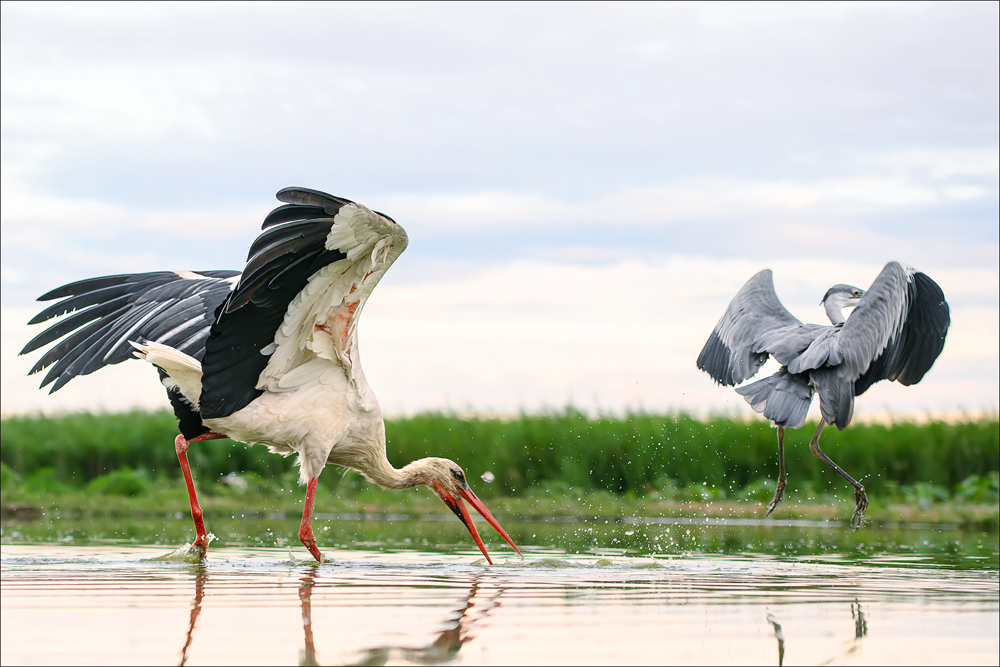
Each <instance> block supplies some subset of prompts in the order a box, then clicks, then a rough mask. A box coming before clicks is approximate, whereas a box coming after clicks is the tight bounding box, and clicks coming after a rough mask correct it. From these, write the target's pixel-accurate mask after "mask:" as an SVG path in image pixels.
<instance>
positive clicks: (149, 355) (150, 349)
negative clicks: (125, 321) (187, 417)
mask: <svg viewBox="0 0 1000 667" xmlns="http://www.w3.org/2000/svg"><path fill="white" fill-rule="evenodd" d="M129 343H131V344H132V347H134V348H135V352H134V353H133V354H135V356H136V357H138V358H139V359H145V360H146V361H148V362H149V363H151V364H153V365H154V366H156V367H157V368H160V369H162V370H163V372H164V373H166V374H167V375H168V376H169V379H170V380H173V382H174V384H175V385H176V386H177V389H179V390H180V392H181V394H183V395H184V398H186V399H187V400H188V402H190V403H191V405H193V406H195V407H197V406H198V402H199V401H200V400H201V362H199V361H198V360H197V359H195V358H194V357H192V356H189V355H186V354H184V353H183V352H181V351H179V350H175V349H174V348H172V347H170V346H169V345H163V344H161V343H155V342H153V341H146V342H145V343H136V342H134V341H129ZM164 384H167V380H164Z"/></svg>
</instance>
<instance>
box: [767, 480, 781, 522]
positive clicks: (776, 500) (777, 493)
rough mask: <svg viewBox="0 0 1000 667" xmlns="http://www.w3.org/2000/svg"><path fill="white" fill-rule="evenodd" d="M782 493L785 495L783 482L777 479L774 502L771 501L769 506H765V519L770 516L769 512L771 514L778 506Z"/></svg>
mask: <svg viewBox="0 0 1000 667" xmlns="http://www.w3.org/2000/svg"><path fill="white" fill-rule="evenodd" d="M784 493H785V480H783V479H780V478H779V479H778V488H777V489H775V490H774V500H772V501H771V504H770V505H768V506H767V512H765V513H764V518H765V519H766V518H767V517H769V516H771V512H773V511H774V509H775V508H776V507H777V506H778V503H780V502H781V496H782V495H784Z"/></svg>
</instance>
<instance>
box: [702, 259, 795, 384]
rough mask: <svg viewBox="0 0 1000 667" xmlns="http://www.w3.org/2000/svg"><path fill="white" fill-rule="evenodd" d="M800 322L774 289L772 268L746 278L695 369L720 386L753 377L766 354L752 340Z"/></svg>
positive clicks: (706, 345) (709, 339) (716, 327)
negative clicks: (786, 307) (782, 303)
mask: <svg viewBox="0 0 1000 667" xmlns="http://www.w3.org/2000/svg"><path fill="white" fill-rule="evenodd" d="M801 324H802V323H801V322H800V321H799V320H798V319H796V318H795V317H794V316H793V315H792V314H791V313H789V312H788V311H787V310H786V309H785V307H784V306H783V305H781V301H779V300H778V295H777V294H775V292H774V281H773V279H772V277H771V270H770V269H764V270H763V271H761V272H760V273H758V274H757V275H755V276H754V277H753V278H751V279H750V280H748V281H747V284H746V285H744V286H743V287H742V288H741V289H740V291H739V292H737V293H736V296H734V297H733V300H732V301H731V302H730V304H729V307H728V308H727V309H726V312H725V313H724V314H723V316H722V319H720V320H719V323H718V324H717V325H715V330H714V331H713V332H712V335H711V336H709V338H708V342H707V343H705V347H704V348H702V350H701V354H699V355H698V368H700V369H701V370H703V371H705V372H707V373H708V374H709V375H711V376H712V379H713V380H715V381H716V382H718V383H719V384H723V385H729V386H732V385H736V384H739V383H740V382H743V381H744V380H746V379H747V378H750V377H753V376H754V374H756V373H757V371H758V370H759V369H760V367H761V366H762V365H763V364H764V362H765V361H767V355H768V353H767V352H765V351H755V350H759V347H757V346H754V341H755V339H757V338H758V337H760V336H762V335H763V334H765V333H767V332H769V331H772V330H774V329H780V328H785V327H795V326H798V325H801Z"/></svg>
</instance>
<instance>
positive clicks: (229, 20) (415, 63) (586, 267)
mask: <svg viewBox="0 0 1000 667" xmlns="http://www.w3.org/2000/svg"><path fill="white" fill-rule="evenodd" d="M998 25H1000V15H998V5H997V4H996V3H979V4H961V3H918V4H905V3H834V4H814V3H805V4H767V3H765V4H748V3H735V4H725V3H713V4H707V5H702V4H677V3H671V4H663V5H656V4H650V3H641V4H625V3H614V4H604V5H602V4H589V3H588V4H579V5H573V4H566V3H559V4H537V3H533V4H470V5H457V4H441V5H437V4H424V5H420V4H414V3H406V4H357V5H352V4H344V3H337V4H329V5H324V4H314V3H306V4H294V3H287V2H285V3H281V4H232V3H225V4H212V3H196V4H179V3H171V4H136V5H126V4H119V3H113V4H87V3H68V4H60V3H45V4H19V3H4V4H3V6H2V46H0V48H2V99H0V104H2V110H0V111H2V113H0V132H2V156H0V157H2V198H0V213H2V240H3V242H2V316H3V322H2V324H3V326H2V341H0V343H2V350H0V355H2V361H3V363H2V374H3V375H2V409H3V411H4V412H5V413H8V414H9V413H12V412H23V411H34V410H48V411H63V410H74V409H83V408H90V409H103V410H119V409H124V408H127V407H132V406H141V407H160V406H165V405H166V401H165V397H164V395H163V391H162V388H160V386H159V385H158V383H157V382H156V380H155V373H154V372H153V371H152V370H151V369H149V368H148V367H147V366H145V365H144V364H140V363H138V362H135V363H133V362H129V363H126V364H123V365H121V366H119V367H115V368H112V369H105V370H102V371H99V372H98V373H96V374H94V375H92V376H89V377H87V378H82V379H77V380H74V381H73V382H71V383H70V384H69V385H68V386H67V387H65V388H64V389H62V390H61V391H59V392H58V393H57V394H55V395H53V396H48V395H47V394H46V393H45V392H42V391H38V390H37V389H36V388H35V387H37V384H38V383H37V378H26V377H24V373H25V372H26V370H27V369H28V368H29V367H30V366H31V363H33V361H34V359H35V358H37V354H36V355H32V357H31V358H30V359H26V358H17V357H16V353H17V351H18V350H19V349H20V348H21V347H22V346H23V345H24V343H25V342H27V340H29V339H30V337H31V336H32V335H34V333H33V331H32V329H33V328H29V327H27V326H26V325H25V322H26V321H27V319H28V318H30V316H31V315H33V314H34V313H35V312H37V310H38V306H37V305H35V304H34V303H33V299H34V298H35V297H37V296H38V295H39V294H41V293H43V292H45V291H47V290H49V289H51V288H53V287H56V286H58V285H61V284H63V283H65V282H69V281H72V280H78V279H82V278H87V277H92V276H96V275H104V274H112V273H122V272H133V271H152V270H162V269H207V268H235V269H239V268H242V262H243V260H244V259H245V255H246V250H247V248H248V247H249V244H250V243H251V242H252V240H253V238H254V237H255V235H256V233H257V232H258V231H259V227H260V222H261V220H262V218H263V216H264V215H265V214H266V213H267V211H269V210H270V209H271V208H273V207H274V206H275V205H277V203H278V202H276V201H275V200H274V197H273V196H274V193H275V192H276V191H277V190H278V189H280V188H282V187H285V186H289V185H298V186H305V187H311V188H315V189H319V190H325V191H327V192H330V193H333V194H336V195H340V196H343V197H347V198H349V199H353V200H356V201H359V202H361V203H363V204H366V205H368V206H370V207H372V208H374V209H377V210H380V211H384V212H386V213H387V214H389V215H391V216H392V217H393V218H394V219H395V220H397V221H398V222H400V223H401V224H402V225H403V226H404V227H405V228H406V229H407V231H408V233H409V236H410V246H409V248H408V249H407V251H406V252H405V253H404V254H403V255H402V256H401V257H400V259H399V260H398V261H397V262H396V264H395V265H394V266H393V267H392V269H391V270H390V271H389V272H388V274H387V275H386V277H385V279H384V280H383V281H382V283H381V284H380V286H379V287H378V288H377V289H376V291H375V293H374V295H373V296H372V298H371V300H370V301H369V303H368V305H367V306H366V310H365V314H364V317H363V318H362V321H361V325H360V336H361V341H360V343H361V349H362V351H363V354H364V366H365V371H366V374H367V376H368V378H369V381H370V382H371V384H372V386H373V388H374V389H375V391H376V394H377V395H378V396H379V400H380V402H381V404H382V406H383V409H384V410H385V411H386V412H388V413H391V414H398V413H403V412H406V413H412V412H415V411H419V410H426V409H451V410H463V411H464V410H477V411H490V412H501V413H509V412H516V411H518V410H522V409H523V410H527V411H538V410H542V409H548V408H559V407H561V406H564V405H566V404H567V403H573V404H574V405H577V406H578V407H580V408H582V409H585V410H598V409H599V410H611V411H617V412H621V411H624V410H627V409H640V408H641V409H647V410H657V411H661V410H673V411H680V410H686V411H691V412H695V413H698V414H706V413H709V412H725V413H729V414H739V415H743V414H749V413H750V410H749V408H748V407H747V406H746V405H745V403H744V402H743V399H742V398H741V397H739V396H737V395H736V394H735V392H733V390H732V389H729V388H722V387H717V386H716V385H714V384H713V383H712V381H711V379H710V378H709V377H708V376H707V375H705V374H704V373H701V372H700V371H698V370H697V369H696V368H695V358H696V357H697V354H698V351H699V350H700V348H701V345H702V344H703V343H704V341H705V339H706V338H707V337H708V334H709V333H710V332H711V330H712V328H713V327H714V325H715V323H716V321H717V320H718V318H719V316H720V315H721V314H722V312H723V310H724V309H725V306H726V304H727V303H728V301H729V299H730V298H731V297H732V295H733V294H734V293H735V292H736V291H737V290H738V289H739V287H740V286H741V285H742V284H743V282H745V281H746V280H747V279H748V278H749V277H750V276H751V275H753V274H754V273H756V272H757V271H758V270H760V269H762V268H765V267H769V268H771V269H773V270H774V272H775V283H776V288H777V291H778V295H779V297H781V299H782V300H783V302H784V303H785V305H786V306H787V307H788V308H789V309H790V310H791V311H792V313H793V314H795V315H796V316H797V317H799V318H800V319H802V320H805V321H811V322H823V321H825V316H824V315H823V311H822V309H821V308H820V307H819V305H818V303H819V300H820V299H821V298H822V296H823V293H824V292H825V291H826V289H827V288H828V287H829V286H830V285H832V284H834V283H840V282H846V283H851V284H855V285H858V286H860V287H867V286H868V285H869V284H870V283H871V281H872V280H873V279H874V278H875V276H876V275H877V274H878V271H879V270H880V269H881V267H882V266H883V265H884V264H885V263H886V262H887V261H889V260H900V261H903V262H906V263H908V264H911V265H913V266H915V267H917V268H918V269H920V270H922V271H924V272H925V273H927V274H928V275H930V276H931V277H932V278H934V279H935V280H936V281H937V282H938V283H939V284H940V285H941V286H942V288H943V289H944V292H945V294H946V296H947V298H948V300H949V302H950V304H951V306H952V315H953V322H952V329H951V332H950V334H949V338H948V341H947V344H946V346H945V350H944V353H943V354H942V356H941V358H940V359H939V360H938V362H937V364H936V365H935V367H934V368H933V369H932V370H931V372H930V373H928V375H927V376H926V377H925V379H924V381H923V382H922V383H921V384H919V385H916V386H914V387H902V386H900V385H898V384H896V383H881V384H880V385H877V386H876V387H875V388H873V389H872V390H870V391H869V392H868V394H866V395H865V396H863V397H861V398H860V399H859V401H858V406H857V414H859V415H861V416H865V415H868V416H877V415H882V414H885V413H886V412H888V413H891V414H893V415H899V416H914V415H924V414H927V413H932V414H944V413H953V412H954V411H958V410H967V411H979V410H996V409H997V405H998V402H1000V401H998V394H1000V359H998V358H1000V352H998V350H1000V326H998V321H1000V270H998V262H1000V242H998V241H1000V234H998V217H1000V188H998V179H1000V128H998V117H1000V102H998V97H1000V96H998V81H1000V71H998V70H1000V67H998V62H1000V39H998ZM37 328H38V327H34V329H37ZM768 368H771V367H770V366H769V367H768ZM766 370H767V368H766V369H765V371H766ZM815 409H816V408H815V406H814V410H815Z"/></svg>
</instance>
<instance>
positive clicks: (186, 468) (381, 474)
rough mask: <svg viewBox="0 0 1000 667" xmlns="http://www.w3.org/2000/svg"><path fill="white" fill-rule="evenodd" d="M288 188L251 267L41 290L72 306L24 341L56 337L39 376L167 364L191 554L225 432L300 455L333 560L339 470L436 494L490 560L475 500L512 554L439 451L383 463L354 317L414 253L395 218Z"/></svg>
mask: <svg viewBox="0 0 1000 667" xmlns="http://www.w3.org/2000/svg"><path fill="white" fill-rule="evenodd" d="M277 197H278V199H279V200H280V201H282V202H285V205H284V206H279V207H278V208H276V209H274V210H273V211H272V212H271V213H270V214H269V215H268V216H267V217H266V218H265V219H264V224H263V225H262V229H263V232H262V233H261V234H260V236H258V237H257V240H256V241H254V243H253V245H252V246H251V247H250V252H249V255H248V257H247V265H246V268H245V269H244V270H243V272H242V273H240V272H238V271H160V272H154V273H137V274H129V275H115V276H104V277H101V278H90V279H87V280H81V281H78V282H75V283H71V284H69V285H64V286H62V287H59V288H56V289H54V290H52V291H51V292H49V293H47V294H45V295H43V296H41V297H39V301H51V300H53V299H61V301H59V302H58V303H56V304H55V305H53V306H50V307H49V308H46V309H45V310H43V311H42V312H41V313H39V314H38V315H37V316H35V317H34V318H33V319H32V320H31V322H30V324H37V323H39V322H45V321H48V320H51V319H52V318H55V317H59V316H61V315H66V317H64V318H63V319H60V320H58V321H57V322H56V323H55V324H53V325H51V326H50V327H49V328H48V329H46V330H45V331H43V332H42V333H40V334H39V335H38V336H36V337H35V338H34V339H32V340H31V341H30V342H29V343H28V344H27V345H26V346H25V347H24V349H23V350H21V354H26V353H29V352H32V351H34V350H37V349H39V348H41V347H44V346H45V345H48V344H50V343H55V345H53V346H52V347H51V348H50V349H49V350H48V351H47V352H46V353H45V354H44V355H42V357H41V359H40V360H39V361H38V363H36V364H35V366H34V367H33V368H32V369H31V373H37V372H40V371H42V370H44V369H45V368H48V367H49V366H51V368H50V369H49V371H48V373H47V374H46V376H45V378H44V379H43V380H42V386H43V387H44V386H46V385H49V384H52V390H51V391H56V390H58V389H59V388H60V387H62V386H63V385H65V384H66V383H67V382H69V381H70V380H72V379H73V378H75V377H77V376H80V375H86V374H88V373H93V372H94V371H96V370H99V369H100V368H102V367H104V366H107V365H109V364H117V363H120V362H122V361H126V360H127V359H132V358H133V355H134V356H135V357H139V358H140V359H145V360H146V361H147V362H149V363H151V364H153V365H154V366H155V367H156V368H157V370H158V372H159V375H160V381H161V382H162V383H163V385H164V386H165V387H166V389H167V396H168V398H169V399H170V403H171V405H172V406H173V408H174V413H175V414H176V416H177V419H178V420H179V430H180V435H178V436H177V438H176V440H175V442H174V447H175V449H176V452H177V458H178V460H179V462H180V465H181V471H182V472H183V474H184V480H185V483H186V485H187V490H188V496H189V499H190V501H191V514H192V518H193V519H194V523H195V530H196V533H197V537H196V539H195V541H194V544H193V545H192V547H193V548H195V549H196V550H198V551H200V555H201V556H204V554H205V550H206V549H207V547H208V534H207V532H206V530H205V522H204V518H203V513H202V510H201V507H200V505H199V503H198V496H197V493H196V492H195V487H194V481H193V478H192V475H191V468H190V465H189V464H188V457H187V450H188V447H189V445H190V444H191V443H192V442H196V441H199V440H211V439H216V438H231V439H233V440H237V441H239V442H243V443H247V444H251V445H253V444H262V445H265V446H267V447H268V448H269V449H270V450H271V451H272V452H275V453H278V454H283V455H285V456H288V455H292V454H297V455H298V465H299V467H300V475H299V478H300V481H301V482H302V483H303V484H305V485H306V498H305V503H304V507H303V512H302V524H301V527H300V529H299V538H300V539H301V540H302V543H303V544H304V545H305V546H306V548H308V549H309V551H310V553H312V555H313V557H314V558H315V559H316V560H317V561H322V560H323V555H322V553H321V552H320V550H319V547H318V546H317V544H316V538H315V536H314V534H313V530H312V516H313V507H314V503H315V499H316V489H317V480H318V478H319V475H320V472H322V470H323V468H324V467H325V466H326V465H327V464H328V463H332V464H335V465H338V466H342V467H345V468H350V469H353V470H357V471H358V472H360V473H361V474H363V475H364V476H365V477H367V478H368V479H369V480H370V481H372V482H374V483H376V484H378V485H379V486H382V487H385V488H391V489H407V488H412V487H415V486H419V485H426V486H428V487H430V488H431V489H432V490H433V491H434V493H435V494H437V496H438V497H439V498H440V499H441V500H442V501H444V503H445V504H446V505H447V506H448V507H449V509H451V511H452V512H454V513H455V515H456V516H458V518H459V519H460V520H461V521H462V523H463V524H465V527H466V528H467V529H468V531H469V533H470V534H471V535H472V537H473V539H474V540H475V541H476V544H477V545H478V546H479V548H480V549H481V550H482V552H483V555H485V556H486V560H487V561H490V556H489V554H488V553H487V552H486V547H485V546H484V545H483V541H482V539H481V538H480V536H479V533H478V531H477V530H476V526H475V524H474V523H473V522H472V518H471V517H470V515H469V512H468V510H467V509H466V507H465V504H464V503H463V502H462V500H463V498H464V499H465V500H466V501H468V502H469V503H470V504H471V505H472V506H473V507H474V508H475V509H476V510H477V511H478V512H479V513H480V514H482V515H483V517H484V518H485V519H486V520H487V521H488V522H489V523H490V525H491V526H493V527H494V528H495V529H496V530H497V531H498V532H499V533H500V535H501V536H502V537H503V538H504V539H505V540H506V541H507V542H508V543H509V544H510V545H511V546H512V547H514V550H515V551H517V547H516V546H515V545H514V542H513V541H512V540H511V538H510V536H509V535H507V533H506V532H505V531H504V529H503V528H501V527H500V524H499V523H498V522H497V520H496V519H494V518H493V516H492V515H491V514H490V512H489V511H488V510H487V509H486V507H485V506H484V505H483V503H482V501H480V500H479V498H477V497H476V494H474V493H473V492H472V489H470V488H469V484H468V482H467V481H466V478H465V473H464V472H463V471H462V469H461V468H460V467H459V466H458V465H457V464H456V463H455V462H453V461H450V460H448V459H442V458H433V457H431V458H424V459H420V460H418V461H414V462H412V463H410V464H409V465H407V466H404V467H403V468H400V469H397V468H394V467H393V466H392V465H391V464H390V463H389V460H388V458H387V457H386V449H385V447H386V439H385V425H384V422H383V420H382V411H381V409H380V408H379V404H378V401H377V400H376V399H375V394H374V393H373V392H372V390H371V387H369V386H368V381H367V380H366V379H365V374H364V372H363V371H362V370H361V360H360V357H359V352H358V330H357V326H358V318H359V317H360V315H361V310H362V308H363V307H364V304H365V302H366V301H367V299H368V297H369V295H370V294H371V293H372V290H373V289H374V288H375V285H377V284H378V281H379V280H380V279H381V278H382V276H383V275H384V274H385V272H386V270H387V269H388V268H389V266H390V265H391V264H392V263H393V262H394V261H395V260H396V258H397V257H399V255H400V253H402V252H403V250H404V249H405V248H406V246H407V242H408V239H407V235H406V232H405V231H404V230H403V228H402V227H401V226H400V225H398V224H397V223H396V222H395V221H394V220H393V219H392V218H390V217H388V216H386V215H384V214H381V213H378V212H377V211H372V210H370V209H368V208H367V207H365V206H362V205H361V204H357V203H355V202H352V201H350V200H347V199H342V198H340V197H334V196H332V195H328V194H326V193H323V192H318V191H316V190H309V189H306V188H285V189H283V190H281V191H279V192H278V195H277ZM60 338H61V339H62V340H59V339H60ZM56 341H59V342H58V343H56ZM518 554H520V551H518ZM490 562H492V561H490Z"/></svg>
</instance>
